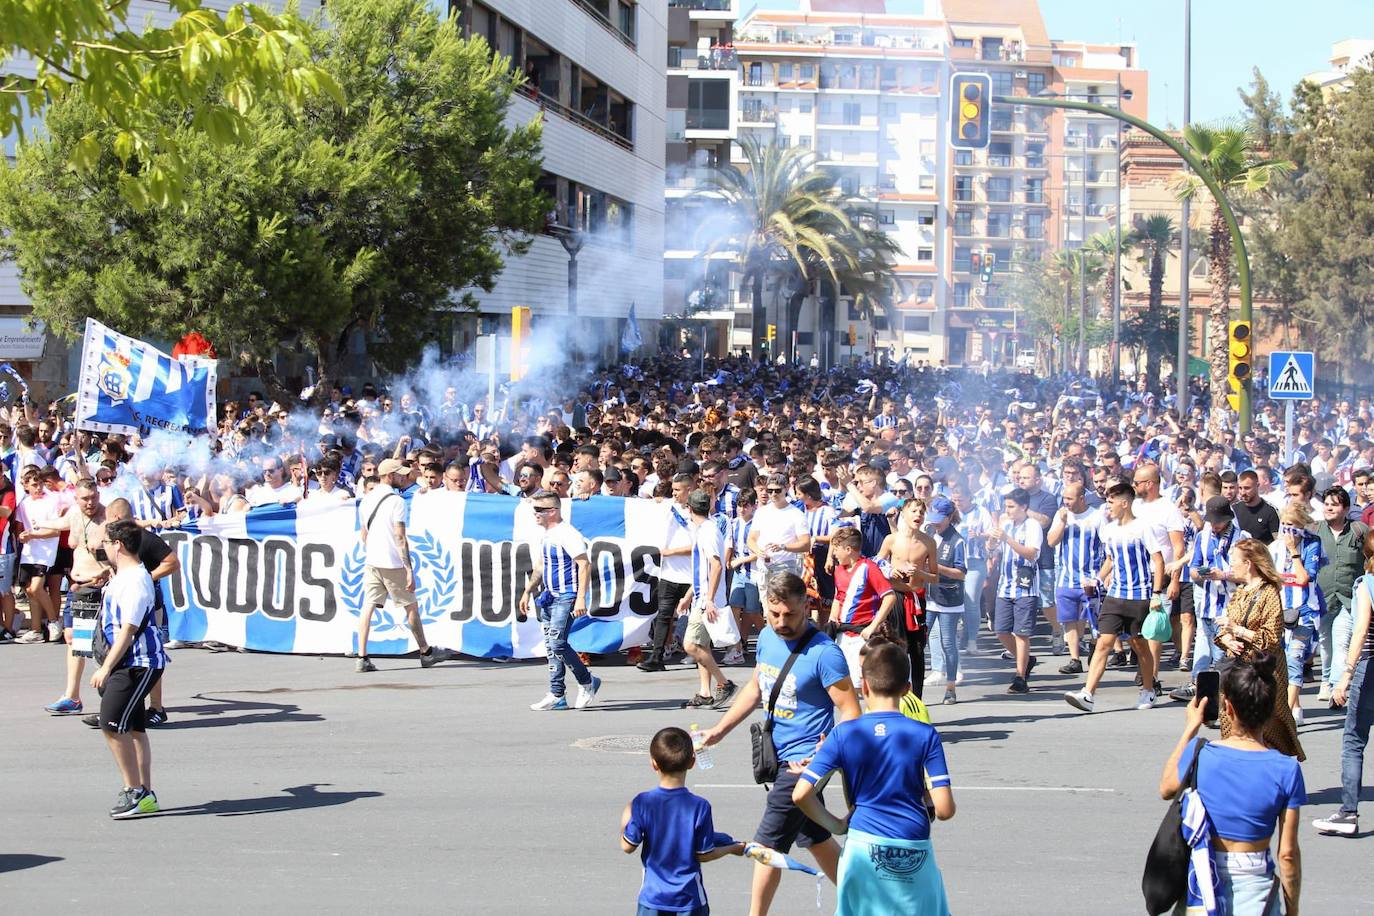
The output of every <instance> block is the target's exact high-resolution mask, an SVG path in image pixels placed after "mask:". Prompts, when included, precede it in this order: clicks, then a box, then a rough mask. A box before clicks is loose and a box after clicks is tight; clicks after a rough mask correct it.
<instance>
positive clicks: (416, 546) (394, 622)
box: [339, 531, 458, 639]
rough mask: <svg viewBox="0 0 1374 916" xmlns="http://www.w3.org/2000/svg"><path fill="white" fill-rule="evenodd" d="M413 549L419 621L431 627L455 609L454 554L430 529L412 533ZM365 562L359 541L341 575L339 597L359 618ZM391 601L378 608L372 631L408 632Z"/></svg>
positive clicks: (387, 634) (380, 634)
mask: <svg viewBox="0 0 1374 916" xmlns="http://www.w3.org/2000/svg"><path fill="white" fill-rule="evenodd" d="M410 552H411V556H413V557H414V558H415V561H416V562H415V602H416V604H418V605H419V608H420V620H421V621H422V622H423V623H424V624H425V625H426V626H428V625H429V624H432V623H435V622H436V621H438V620H439V619H440V618H442V617H443V616H444V615H445V614H447V613H448V612H449V611H451V610H452V609H453V603H454V601H455V599H456V598H457V597H458V576H457V572H456V570H455V569H454V567H453V557H452V556H451V555H450V554H449V552H448V551H447V550H445V549H444V546H443V545H442V544H440V543H439V541H438V540H437V539H436V538H435V537H434V535H432V534H431V533H430V532H428V531H421V532H420V533H419V534H418V535H417V534H412V535H411V536H410ZM365 566H366V562H365V560H364V557H363V545H362V544H359V545H358V546H356V547H354V548H353V550H352V551H351V552H350V553H349V554H348V555H347V556H346V557H344V563H343V569H342V570H341V571H340V574H339V597H340V598H341V599H343V600H342V603H343V605H344V607H346V608H348V611H349V613H350V614H352V615H353V616H354V617H358V616H360V615H361V614H362V609H363V571H364V568H365ZM392 610H394V608H392V607H391V605H390V602H388V605H387V606H384V607H382V608H380V609H378V610H377V611H376V615H377V616H376V618H375V619H374V622H373V624H372V632H373V633H375V634H376V635H377V636H378V637H379V638H382V639H386V638H389V637H392V636H398V635H401V636H403V635H407V634H409V633H410V628H409V626H408V625H407V624H406V620H405V616H404V615H403V614H393V613H392Z"/></svg>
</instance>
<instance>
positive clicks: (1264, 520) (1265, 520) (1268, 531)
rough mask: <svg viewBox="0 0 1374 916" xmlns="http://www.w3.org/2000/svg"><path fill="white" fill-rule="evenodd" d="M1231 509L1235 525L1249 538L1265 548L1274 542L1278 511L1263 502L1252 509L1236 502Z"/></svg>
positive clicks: (1276, 531) (1276, 532)
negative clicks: (1234, 517)
mask: <svg viewBox="0 0 1374 916" xmlns="http://www.w3.org/2000/svg"><path fill="white" fill-rule="evenodd" d="M1231 509H1232V510H1233V511H1234V512H1235V513H1236V524H1237V525H1240V527H1241V530H1242V531H1244V532H1245V533H1246V534H1248V535H1250V537H1252V538H1254V539H1255V540H1257V541H1259V542H1260V543H1261V544H1264V545H1265V546H1266V547H1267V546H1268V545H1270V544H1272V543H1273V542H1274V538H1275V537H1277V536H1278V533H1279V510H1277V509H1275V508H1274V507H1273V506H1271V505H1269V503H1267V502H1265V501H1264V500H1262V499H1261V500H1260V501H1259V505H1258V506H1255V507H1254V508H1253V509H1252V508H1250V507H1249V506H1247V505H1246V504H1245V503H1243V502H1238V503H1236V504H1235V505H1234V506H1232V507H1231Z"/></svg>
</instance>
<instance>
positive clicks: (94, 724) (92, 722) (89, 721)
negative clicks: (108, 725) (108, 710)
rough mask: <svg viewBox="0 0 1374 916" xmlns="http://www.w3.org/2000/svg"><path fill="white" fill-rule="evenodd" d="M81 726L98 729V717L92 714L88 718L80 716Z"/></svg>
mask: <svg viewBox="0 0 1374 916" xmlns="http://www.w3.org/2000/svg"><path fill="white" fill-rule="evenodd" d="M81 724H82V725H89V726H90V727H91V728H99V727H100V716H98V715H95V714H92V715H89V716H82V717H81Z"/></svg>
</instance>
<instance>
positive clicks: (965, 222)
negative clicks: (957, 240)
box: [954, 210, 973, 235]
mask: <svg viewBox="0 0 1374 916" xmlns="http://www.w3.org/2000/svg"><path fill="white" fill-rule="evenodd" d="M954 234H955V235H973V211H972V210H955V211H954Z"/></svg>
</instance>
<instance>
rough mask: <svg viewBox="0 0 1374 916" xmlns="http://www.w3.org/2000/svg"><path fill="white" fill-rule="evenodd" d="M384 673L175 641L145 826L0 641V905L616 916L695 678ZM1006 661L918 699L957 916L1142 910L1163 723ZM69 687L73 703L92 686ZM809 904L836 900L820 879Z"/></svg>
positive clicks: (1331, 731)
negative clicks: (927, 701)
mask: <svg viewBox="0 0 1374 916" xmlns="http://www.w3.org/2000/svg"><path fill="white" fill-rule="evenodd" d="M1045 662H1046V663H1047V664H1044V665H1042V666H1041V670H1044V668H1046V667H1051V668H1057V667H1058V661H1057V660H1054V659H1049V658H1045ZM1048 663H1053V664H1048ZM378 666H379V669H380V670H379V671H377V672H376V673H375V674H371V675H358V674H355V673H354V672H353V670H352V669H353V665H352V662H351V661H349V660H346V659H339V658H309V657H278V656H268V655H248V654H237V653H228V654H212V653H209V652H204V651H199V650H181V651H177V652H175V653H173V664H172V666H171V668H170V669H169V675H168V679H167V691H168V693H167V697H168V700H167V705H168V706H169V708H170V710H171V714H172V721H171V722H170V723H169V725H167V726H165V727H163V728H161V729H158V730H156V731H155V732H154V733H153V751H154V776H155V779H154V781H155V788H156V789H157V792H158V797H159V799H160V800H161V803H162V806H163V809H164V814H163V815H162V816H161V817H156V818H146V819H143V820H140V821H126V822H113V821H111V820H110V819H109V818H108V817H107V815H106V811H107V809H108V807H109V805H110V803H111V802H112V800H113V798H114V795H115V792H116V791H117V790H118V788H119V784H118V778H117V774H116V770H115V768H114V764H113V761H112V760H111V759H110V756H109V753H108V752H107V750H106V749H105V747H104V745H103V742H102V741H101V740H100V739H99V737H98V735H97V733H96V732H95V731H93V730H91V729H88V728H87V727H85V726H84V725H82V724H81V723H80V721H79V720H78V719H76V718H52V717H49V716H47V715H46V714H44V713H43V712H42V709H41V707H42V705H43V704H44V703H46V702H49V701H51V700H52V699H54V698H55V697H56V695H57V693H58V689H59V688H60V684H61V672H62V661H61V659H60V652H59V650H58V649H56V648H54V647H51V646H3V647H0V696H3V698H4V699H3V704H2V705H0V742H2V745H0V746H3V748H4V759H5V768H6V771H7V784H8V787H9V792H8V793H7V796H6V799H5V803H4V805H3V807H2V808H0V812H3V813H0V912H5V913H12V914H27V913H56V912H63V913H66V912H75V911H77V910H78V908H84V909H89V910H94V909H97V908H98V909H99V911H100V912H102V913H140V914H149V913H179V914H184V913H196V914H200V913H242V912H254V913H279V912H291V913H326V912H327V913H340V912H367V913H370V912H399V911H410V912H422V913H428V912H440V911H444V912H450V913H452V912H459V913H521V914H545V913H547V914H560V916H561V914H567V913H586V914H612V913H626V912H633V910H634V906H635V895H636V893H637V891H638V885H639V880H640V868H639V863H638V860H637V858H634V857H631V856H625V855H623V854H622V853H621V852H620V851H619V848H618V845H617V830H618V823H619V822H618V819H619V816H620V811H621V809H622V807H623V806H624V804H625V802H626V801H627V800H628V799H629V798H630V797H631V796H632V795H633V794H634V793H636V792H638V791H641V790H643V789H645V788H649V787H651V786H652V785H653V784H654V780H653V775H652V772H651V771H650V769H649V762H648V757H647V754H646V753H645V747H646V745H647V741H648V738H649V736H650V735H652V733H653V732H654V731H655V730H656V729H657V728H659V727H661V726H663V725H665V724H678V725H682V726H684V727H686V726H687V725H689V724H690V723H692V722H694V721H701V722H702V723H703V724H705V723H706V722H707V721H709V719H708V717H707V715H703V714H701V713H698V712H691V711H688V710H684V709H680V708H678V701H679V700H680V699H681V698H683V697H685V696H687V695H689V694H690V693H691V692H692V690H693V688H694V686H695V683H696V679H695V672H694V671H693V670H692V669H688V668H678V669H675V670H670V671H669V672H666V673H663V674H658V675H646V674H642V673H640V672H638V671H636V670H633V669H628V668H619V667H609V668H602V669H599V674H600V675H601V676H602V677H603V679H604V681H605V686H604V688H603V702H601V703H600V704H599V705H598V706H597V707H595V708H594V709H591V710H587V711H582V712H563V713H533V712H530V711H529V710H528V709H527V708H526V707H527V705H528V704H529V703H530V702H532V701H533V700H535V699H537V698H538V697H539V696H540V695H541V694H542V692H543V689H544V683H545V682H544V676H545V673H544V668H543V665H542V664H534V663H524V664H509V665H495V664H483V663H477V662H472V661H460V662H455V663H450V664H445V665H443V666H440V667H436V668H434V669H431V670H428V671H426V670H422V669H421V668H420V667H419V665H418V662H417V661H415V660H414V659H398V660H378ZM1003 667H1004V663H1002V662H998V661H995V660H992V659H978V660H975V661H974V662H973V668H974V670H973V671H972V672H971V673H970V676H969V678H968V679H967V682H966V684H965V685H964V687H963V688H961V695H962V696H963V697H964V700H963V702H961V703H959V704H958V705H957V706H949V707H941V706H937V707H933V710H932V712H933V716H934V718H935V721H936V725H937V727H939V729H940V732H941V734H942V736H943V737H944V740H945V743H946V747H947V750H948V755H949V762H950V768H951V772H952V774H953V776H954V786H955V797H956V800H957V802H958V805H959V811H958V815H957V816H956V817H955V819H954V820H952V821H950V822H948V823H944V824H939V825H937V828H936V831H935V837H934V839H935V844H936V855H937V858H938V861H939V863H940V866H941V869H942V870H943V872H944V876H945V882H946V885H947V887H948V889H949V894H950V900H951V905H952V908H953V910H954V912H955V913H959V914H970V913H972V914H990V916H995V914H1017V916H1022V914H1028V913H1054V914H1102V913H1111V914H1116V913H1122V914H1127V913H1139V912H1142V911H1143V906H1142V903H1141V897H1140V890H1139V887H1140V871H1141V867H1142V863H1143V861H1144V856H1145V851H1146V849H1147V847H1148V846H1149V843H1150V841H1151V839H1152V837H1153V836H1154V832H1155V828H1156V826H1157V824H1158V821H1159V818H1160V817H1161V816H1162V814H1163V811H1164V803H1162V802H1161V801H1160V800H1159V798H1158V796H1157V794H1156V790H1155V787H1156V784H1157V781H1158V777H1159V770H1160V767H1161V765H1162V763H1163V761H1164V759H1165V757H1166V756H1167V754H1168V753H1169V751H1170V749H1171V748H1172V746H1173V743H1174V741H1175V740H1176V738H1177V735H1178V732H1179V729H1180V728H1181V727H1182V723H1183V715H1182V711H1181V708H1180V707H1178V706H1176V705H1174V706H1172V707H1171V708H1160V709H1156V710H1153V711H1136V710H1135V709H1133V708H1131V707H1132V701H1133V700H1134V698H1135V690H1134V688H1132V687H1131V686H1130V681H1129V678H1130V674H1129V673H1125V674H1117V673H1113V674H1111V675H1110V676H1109V678H1108V681H1107V688H1106V689H1105V690H1103V691H1102V692H1101V693H1100V694H1099V700H1098V708H1099V710H1100V711H1099V712H1098V713H1096V714H1094V715H1092V716H1084V715H1082V714H1079V713H1076V712H1075V711H1073V710H1071V709H1070V708H1069V707H1068V706H1067V705H1066V704H1065V703H1064V702H1063V701H1062V700H1061V699H1060V691H1062V690H1064V689H1067V688H1068V687H1070V686H1073V685H1074V684H1076V683H1077V682H1078V679H1077V678H1073V679H1071V678H1068V677H1062V676H1059V675H1054V676H1043V677H1038V678H1036V679H1035V680H1034V681H1033V682H1032V686H1033V688H1034V692H1033V693H1032V694H1031V695H1030V696H1027V697H1024V698H1022V697H1009V696H1008V695H1006V694H1005V693H1004V692H1003V691H1004V689H1005V683H1006V675H1005V674H1004V673H1003V671H1002V669H1003ZM732 671H733V672H734V675H735V677H736V679H739V678H740V677H742V676H745V675H746V670H745V669H732ZM1179 680H1180V676H1179V675H1177V674H1172V675H1170V676H1169V677H1167V678H1166V685H1168V686H1173V685H1175V684H1177V683H1178V682H1179ZM932 692H937V691H932ZM86 700H87V704H88V710H89V709H92V708H93V706H92V704H94V703H95V702H96V698H95V695H94V692H93V691H90V690H89V689H87V697H86ZM1314 702H1315V701H1314V700H1313V699H1309V703H1313V704H1314ZM1341 721H1342V720H1341V718H1339V717H1338V716H1337V714H1335V713H1329V712H1325V711H1323V712H1312V713H1310V714H1309V717H1308V721H1307V724H1306V725H1305V726H1303V728H1302V739H1303V742H1304V744H1305V746H1306V749H1307V753H1308V761H1307V763H1306V764H1305V766H1304V772H1305V774H1306V779H1307V785H1308V791H1309V794H1310V795H1311V796H1312V799H1313V802H1314V807H1310V808H1307V809H1305V810H1304V822H1306V820H1309V819H1310V817H1311V816H1315V815H1316V814H1317V813H1325V812H1327V811H1329V810H1331V808H1332V806H1333V805H1334V803H1335V802H1336V801H1337V800H1338V796H1339V793H1338V788H1337V787H1338V785H1339V772H1340V766H1339V764H1340V761H1339V745H1340V728H1341ZM715 756H716V766H715V767H714V768H713V769H711V770H709V771H705V772H701V771H698V772H695V773H693V774H692V776H691V779H690V784H691V785H692V787H693V789H694V790H695V791H697V792H699V793H700V794H702V795H704V796H706V797H707V798H709V799H710V800H711V802H712V804H713V805H714V810H715V819H716V825H717V829H719V830H724V831H728V832H730V833H732V834H734V835H735V836H738V837H749V836H751V835H752V832H753V829H754V827H755V825H756V823H757V818H758V815H759V813H760V811H761V807H762V790H761V789H760V788H758V787H756V786H754V785H752V784H751V782H752V781H751V778H750V772H749V749H748V737H747V733H746V730H745V729H743V728H741V729H740V730H739V731H737V732H736V733H735V734H732V735H731V736H730V737H728V738H727V739H726V740H725V742H724V743H723V744H722V745H721V746H720V747H719V748H717V749H716V754H715ZM1370 795H1374V793H1367V796H1366V797H1367V798H1368V797H1369V796H1370ZM1367 811H1368V816H1369V817H1370V818H1371V819H1372V820H1371V822H1372V823H1374V809H1367ZM1302 845H1303V866H1304V881H1303V885H1304V893H1303V901H1302V902H1303V908H1304V910H1305V911H1308V912H1333V911H1339V912H1344V913H1358V912H1374V876H1371V873H1370V870H1369V867H1368V863H1369V861H1370V854H1371V850H1374V836H1369V837H1363V838H1359V839H1355V840H1349V839H1335V838H1325V837H1318V836H1316V835H1315V834H1313V833H1312V832H1311V831H1310V830H1309V829H1304V830H1303V833H1302ZM783 877H784V880H783V886H782V890H781V892H780V893H779V897H778V902H777V905H776V906H775V910H774V912H776V913H779V914H807V913H816V912H817V908H816V907H817V904H816V892H817V888H816V883H815V881H814V880H813V879H810V878H808V877H806V876H803V875H796V874H785V875H784V876H783ZM749 879H750V866H749V865H748V864H747V863H745V862H742V861H740V860H738V859H733V858H727V859H724V860H721V861H719V862H716V863H712V864H709V865H707V866H706V885H707V889H708V891H709V893H710V896H711V901H712V905H713V907H714V911H715V912H716V913H719V914H734V913H743V912H746V910H747V906H748V893H749ZM821 897H822V904H823V910H822V911H823V912H832V911H833V909H832V908H833V905H834V892H833V889H832V888H830V887H829V886H828V885H826V886H825V887H824V888H822V890H821Z"/></svg>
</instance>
